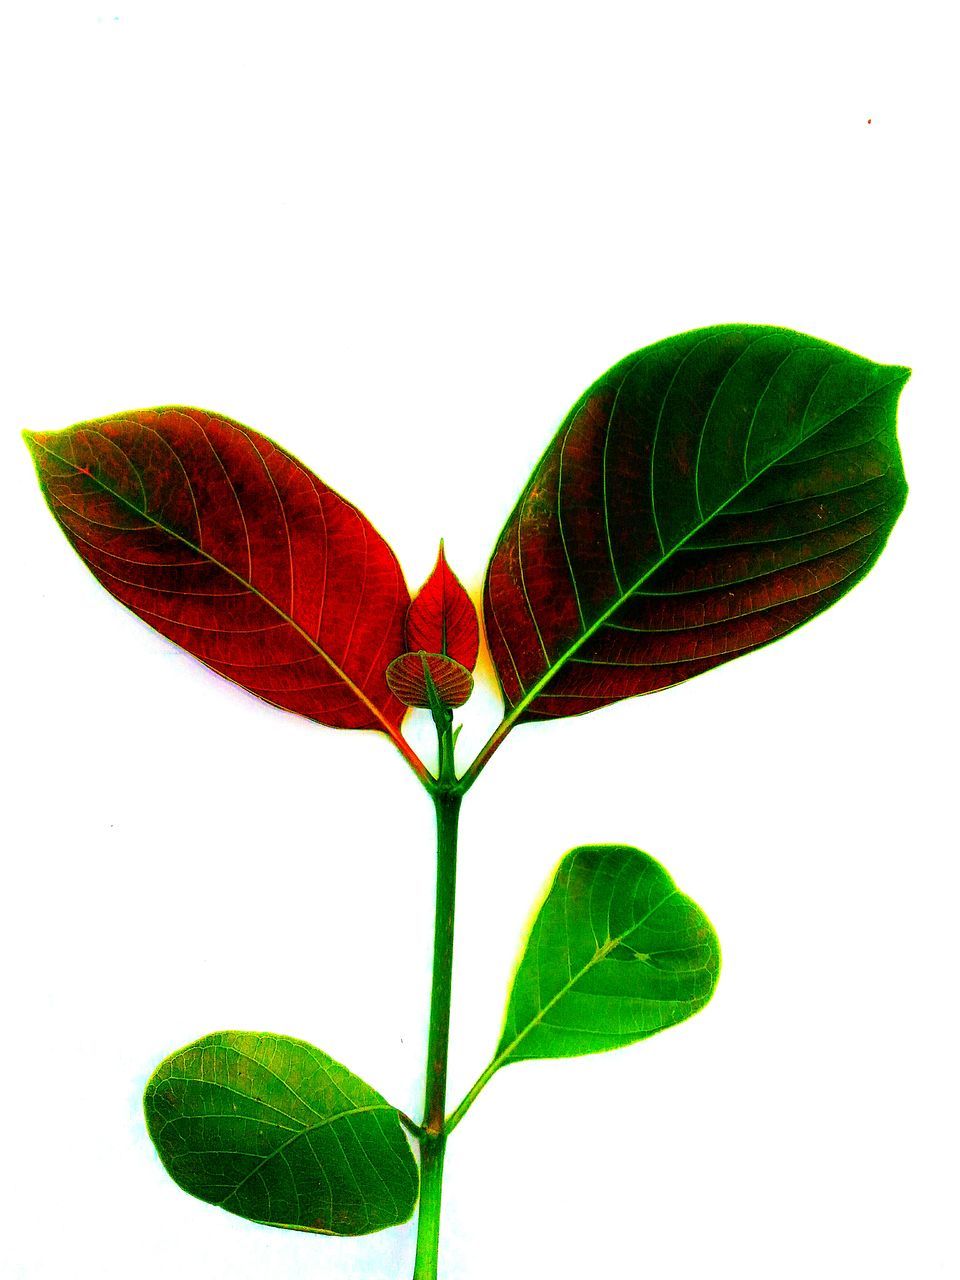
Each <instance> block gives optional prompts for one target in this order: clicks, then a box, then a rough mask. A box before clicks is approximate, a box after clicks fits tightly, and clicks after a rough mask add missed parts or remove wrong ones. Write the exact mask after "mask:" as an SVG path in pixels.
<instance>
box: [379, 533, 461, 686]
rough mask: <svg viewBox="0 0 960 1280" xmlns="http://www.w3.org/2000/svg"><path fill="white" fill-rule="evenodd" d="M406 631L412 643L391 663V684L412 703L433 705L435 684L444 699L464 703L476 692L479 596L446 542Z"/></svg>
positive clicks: (414, 604) (412, 606)
mask: <svg viewBox="0 0 960 1280" xmlns="http://www.w3.org/2000/svg"><path fill="white" fill-rule="evenodd" d="M404 631H405V635H406V641H407V646H408V649H409V650H411V652H407V653H402V654H401V655H400V657H399V658H394V660H393V662H391V663H390V665H389V667H387V684H388V685H389V686H390V689H391V691H392V692H393V693H395V694H396V696H397V697H398V698H399V699H400V701H401V702H402V703H403V704H404V706H407V707H429V706H430V705H431V697H430V685H431V683H432V685H433V692H434V694H435V696H436V698H437V699H438V700H439V702H440V704H441V705H442V706H445V707H462V706H463V704H464V703H465V702H466V701H467V699H468V698H469V697H470V694H471V693H472V692H473V675H472V674H471V673H472V671H473V668H474V667H475V666H476V664H477V654H478V653H479V651H480V627H479V624H478V622H477V612H476V610H475V609H474V607H473V601H472V600H471V599H470V597H469V596H468V595H467V593H466V591H464V589H463V584H462V583H461V582H460V581H459V579H458V578H457V577H456V576H455V575H454V573H453V572H452V571H451V569H450V566H449V565H448V564H447V560H446V556H445V555H444V553H443V543H442V542H441V543H440V555H439V556H438V558H437V563H436V566H435V567H434V570H433V573H432V574H431V575H430V577H429V578H428V579H427V581H426V582H425V583H424V585H423V586H422V587H421V588H420V591H419V592H418V593H417V595H416V596H414V598H413V600H412V601H411V602H410V608H409V609H408V610H407V617H406V622H405V624H404Z"/></svg>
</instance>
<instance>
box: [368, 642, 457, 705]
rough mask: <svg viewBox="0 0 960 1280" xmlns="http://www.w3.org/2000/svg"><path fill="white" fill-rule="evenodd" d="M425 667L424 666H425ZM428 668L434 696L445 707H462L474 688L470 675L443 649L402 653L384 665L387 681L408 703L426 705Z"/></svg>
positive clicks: (427, 701)
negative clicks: (441, 650)
mask: <svg viewBox="0 0 960 1280" xmlns="http://www.w3.org/2000/svg"><path fill="white" fill-rule="evenodd" d="M425 669H426V670H425ZM427 671H429V673H430V679H431V680H432V681H433V685H434V688H435V689H436V692H437V697H438V699H439V700H440V702H441V703H442V704H443V705H444V706H445V707H462V706H463V704H464V703H465V702H466V700H467V699H468V698H469V697H470V694H471V693H472V692H473V676H472V675H471V674H470V672H469V671H468V670H467V669H466V667H463V666H461V665H460V663H459V662H454V660H453V658H448V657H446V655H445V654H442V653H424V652H423V651H422V650H421V652H420V653H402V654H401V655H400V657H399V658H394V660H393V662H391V663H390V665H389V667H387V684H388V685H389V686H390V688H391V689H392V690H393V692H394V693H395V694H396V696H397V697H398V698H399V699H400V701H401V702H402V703H403V704H404V706H407V707H429V706H430V693H429V690H428V688H427V676H426V672H427Z"/></svg>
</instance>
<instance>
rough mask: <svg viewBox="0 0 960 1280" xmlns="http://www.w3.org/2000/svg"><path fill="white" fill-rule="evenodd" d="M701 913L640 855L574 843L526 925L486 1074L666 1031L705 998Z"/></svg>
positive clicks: (707, 947)
mask: <svg viewBox="0 0 960 1280" xmlns="http://www.w3.org/2000/svg"><path fill="white" fill-rule="evenodd" d="M719 971H720V948H719V946H718V943H717V938H716V935H715V933H714V932H713V929H712V927H711V925H710V922H709V920H708V919H707V918H706V916H705V915H704V914H703V912H702V911H701V910H700V908H699V907H698V906H697V905H696V903H694V902H691V900H690V899H689V898H688V897H686V896H685V895H684V894H682V893H681V892H680V891H679V890H678V889H677V887H676V885H675V884H674V883H673V881H672V880H671V878H670V876H669V875H668V874H667V872H666V871H665V870H664V869H663V867H661V866H660V864H659V863H658V862H655V861H654V859H653V858H651V857H650V856H649V855H648V854H646V853H641V852H640V850H639V849H631V848H629V847H628V846H625V845H582V846H581V847H580V848H578V849H574V850H573V851H572V852H571V853H568V854H567V856H566V857H565V858H564V859H563V861H562V862H561V863H560V866H559V868H558V870H557V874H556V878H555V879H554V882H553V885H552V886H551V888H550V892H549V893H548V894H547V898H546V901H545V902H544V904H543V906H542V907H541V909H540V912H539V914H538V916H537V918H536V920H535V922H534V925H533V929H532V930H531V932H530V938H529V940H528V942H527V946H526V950H525V951H524V954H523V958H522V959H521V961H520V965H519V967H518V969H517V975H516V978H515V979H514V983H513V991H512V992H511V994H510V1001H509V1004H508V1005H507V1016H506V1022H505V1024H504V1028H503V1035H502V1036H501V1038H500V1043H499V1045H498V1046H497V1051H496V1054H495V1056H494V1061H493V1064H492V1069H491V1071H490V1072H488V1077H489V1075H490V1074H492V1072H493V1071H494V1070H496V1069H497V1068H499V1067H502V1066H504V1065H506V1063H508V1062H519V1061H521V1060H522V1059H524V1058H569V1057H573V1056H575V1055H578V1054H583V1053H597V1052H599V1051H600V1050H603V1049H616V1048H619V1047H620V1046H621V1045H626V1044H632V1043H633V1042H634V1041H636V1040H643V1039H645V1038H646V1037H647V1036H651V1035H653V1034H654V1033H655V1032H657V1031H663V1030H664V1029H665V1028H666V1027H672V1026H674V1025H675V1024H676V1023H678V1022H683V1020H684V1019H685V1018H689V1017H691V1016H692V1015H693V1014H695V1013H696V1012H697V1011H698V1010H700V1009H702V1008H703V1006H704V1005H705V1004H706V1003H707V1001H708V1000H709V999H710V997H711V996H712V995H713V991H714V987H715V986H716V983H717V976H718V974H719Z"/></svg>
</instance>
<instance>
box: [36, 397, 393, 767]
mask: <svg viewBox="0 0 960 1280" xmlns="http://www.w3.org/2000/svg"><path fill="white" fill-rule="evenodd" d="M25 438H26V441H27V444H28V446H29V448H30V450H31V452H32V454H33V457H34V460H35V462H36V466H37V471H38V473H39V477H40V483H41V486H42V488H43V492H44V496H45V497H46V500H47V503H48V505H49V507H50V510H51V511H52V512H53V514H54V516H55V517H56V520H57V522H58V523H59V525H60V527H61V528H62V529H63V531H64V533H65V534H66V536H67V538H68V539H69V540H70V542H71V543H72V544H73V546H74V548H75V550H76V551H77V552H78V554H79V555H80V557H81V559H82V560H83V561H84V563H85V564H86V565H87V567H88V568H89V569H90V571H91V572H92V573H93V574H94V576H95V577H96V578H97V579H98V580H99V581H100V582H101V583H102V584H103V586H105V587H106V588H107V590H108V591H109V592H110V593H111V594H112V595H114V596H116V598H117V599H118V600H120V601H121V602H122V603H123V604H125V605H127V607H128V608H130V609H132V610H133V611H134V613H136V614H137V615H138V616H139V617H141V618H142V619H143V620H144V621H145V622H148V623H149V624H150V625H151V626H152V627H155V628H156V630H158V631H160V632H161V633H162V634H163V635H165V636H167V637H168V638H169V639H171V640H173V641H175V642H176V643H177V644H179V645H181V646H182V647H183V648H184V649H186V650H188V652H190V653H191V654H193V655H194V657H196V658H199V659H200V661H201V662H204V663H205V664H206V665H207V666H208V667H210V668H212V669H213V670H214V671H216V672H218V673H219V674H220V675H222V676H225V677H226V678H227V679H229V680H232V681H234V682H235V683H236V684H239V685H242V686H243V687H244V688H245V689H248V690H249V691H250V692H251V693H254V694H256V695H257V696H258V697H260V698H263V699H264V700H265V701H266V702H270V703H273V704H274V705H276V706H278V707H282V708H284V709H285V710H287V711H295V712H297V713H299V714H300V715H303V716H307V717H309V718H310V719H312V720H317V721H319V722H320V723H321V724H327V725H333V726H335V727H338V728H349V729H379V730H382V731H383V732H385V733H387V734H389V735H390V736H391V737H392V738H393V739H394V741H395V742H396V743H397V745H398V746H400V748H401V750H403V751H404V753H405V754H408V753H409V748H406V744H405V743H404V742H403V739H402V737H401V736H400V733H399V725H400V721H401V720H402V718H403V716H404V713H405V710H406V708H405V707H404V705H403V703H401V702H400V701H398V699H397V698H395V697H394V695H393V694H392V693H391V692H390V690H389V688H388V687H387V682H386V679H385V676H384V672H385V670H386V668H387V666H388V664H389V663H390V662H391V660H392V659H393V658H394V657H396V656H397V654H399V653H401V652H402V651H403V619H404V615H405V613H406V609H407V606H408V604H409V599H410V597H409V593H408V591H407V588H406V585H405V583H404V580H403V574H402V573H401V571H400V566H399V565H398V563H397V559H396V557H395V556H394V554H393V552H392V551H391V550H390V548H389V546H388V545H387V544H386V542H385V541H384V540H383V538H381V537H380V535H379V534H378V533H377V531H376V530H375V529H374V527H373V526H372V525H371V524H370V522H369V521H368V520H367V519H366V518H365V517H364V516H363V515H362V514H361V513H360V512H359V511H358V510H357V509H356V507H354V506H351V504H350V503H349V502H346V501H345V500H344V499H343V498H341V497H340V495H339V494H337V493H335V492H334V491H333V490H332V489H329V488H328V487H327V486H326V485H325V484H323V482H322V481H320V480H318V479H317V477H316V476H315V475H313V474H312V473H311V472H310V471H308V470H307V468H306V467H304V466H303V464H302V463H300V462H298V461H297V460H296V458H293V457H291V455H290V454H288V453H286V452H284V450H282V449H281V448H279V447H278V446H277V445H275V444H274V443H273V442H272V441H271V440H268V439H267V438H266V437H265V436H262V435H260V434H259V433H258V432H256V431H252V430H250V428H249V427H243V426H241V425H240V424H239V423H236V422H232V421H230V419H228V418H223V417H220V416H218V415H215V414H212V413H206V412H204V411H201V410H198V409H188V408H182V407H171V408H160V409H141V410H136V411H134V412H132V413H124V414H117V415H116V416H114V417H110V418H102V419H99V420H97V421H93V422H83V423H80V424H78V425H77V426H75V427H71V428H69V429H68V430H66V431H55V432H29V433H25ZM408 758H409V755H408Z"/></svg>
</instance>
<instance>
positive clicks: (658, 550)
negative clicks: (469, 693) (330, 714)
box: [484, 325, 909, 755]
mask: <svg viewBox="0 0 960 1280" xmlns="http://www.w3.org/2000/svg"><path fill="white" fill-rule="evenodd" d="M908 376H909V371H908V370H906V369H902V368H899V367H896V366H887V365H879V364H874V363H873V362H872V361H870V360H866V359H863V358H862V357H861V356H857V355H854V354H853V353H852V352H849V351H844V350H843V349H841V348H839V347H835V346H832V345H831V344H829V343H826V342H822V341H819V340H818V339H816V338H810V337H807V336H806V335H804V334H801V333H795V332H793V331H791V330H787V329H776V328H771V327H768V326H761V325H720V326H717V327H715V328H712V329H699V330H694V331H692V332H690V333H686V334H681V335H679V336H678V337H676V338H670V339H667V340H666V341H665V342H660V343H657V344H655V345H654V346H652V347H647V348H645V349H644V350H642V351H639V352H637V353H635V354H634V355H632V356H628V357H627V358H626V359H625V360H623V361H621V362H620V363H619V364H618V365H616V366H614V368H612V369H611V370H609V371H608V372H607V373H606V374H604V375H603V377H602V378H600V379H599V381H597V382H596V383H595V384H594V385H593V386H592V387H590V389H589V390H588V391H587V392H586V393H585V394H584V395H583V396H582V397H581V399H580V400H579V401H578V402H577V404H576V405H574V407H573V409H572V410H571V411H570V413H569V414H568V415H567V417H566V419H565V421H564V422H563V424H562V425H561V427H560V430H559V432H558V433H557V435H556V436H555V438H554V440H553V441H552V442H551V444H550V445H549V447H548V448H547V450H546V452H545V453H544V455H543V457H542V459H541V460H540V463H539V465H538V467H537V469H536V471H535V472H534V474H533V475H532V476H531V478H530V480H529V482H528V484H527V487H526V488H525V490H524V492H523V494H522V495H521V497H520V500H519V502H518V504H517V506H516V508H515V510H514V512H513V514H512V515H511V516H510V519H509V520H508V521H507V525H506V527H505V528H504V530H503V532H502V534H501V535H500V539H499V541H498V543H497V546H496V548H495V550H494V553H493V557H492V559H491V561H490V565H489V568H488V570H487V577H486V583H485V588H484V620H485V623H486V628H487V637H488V640H489V643H490V650H491V654H492V657H493V660H494V663H495V665H496V668H497V674H498V676H499V678H500V684H501V687H502V689H503V693H504V697H505V700H506V703H507V708H508V711H507V718H506V721H505V726H506V727H509V724H511V723H516V722H519V721H522V720H531V719H545V718H551V717H557V716H569V715H576V714H579V713H581V712H584V711H590V710H593V709H594V708H596V707H599V706H603V705H604V704H605V703H610V702H615V701H617V700H618V699H620V698H626V697H630V696H631V695H633V694H638V693H652V692H654V691H655V690H658V689H665V688H667V687H669V686H670V685H674V684H678V683H679V682H680V681H683V680H688V679H690V677H691V676H695V675H699V674H700V673H701V672H705V671H708V670H710V669H711V668H712V667H716V666H718V665H719V664H721V663H724V662H728V661H729V660H730V659H731V658H736V657H738V656H739V655H741V654H745V653H748V652H749V651H750V650H752V649H756V648H758V647H759V646H761V645H765V644H768V643H769V642H770V641H772V640H775V639H777V638H778V637H780V636H783V635H785V634H786V633H787V632H789V631H792V630H793V629H794V628H795V627H798V626H800V625H801V624H802V623H804V622H806V621H807V620H808V619H810V618H812V617H814V616H815V615H816V614H818V613H820V612H821V611H822V610H823V609H825V608H827V607H828V606H829V605H830V604H832V603H833V602H834V601H835V600H838V599H839V598H840V597H841V596H842V595H844V593H845V592H847V591H849V590H850V588H851V587H852V586H854V585H855V584H856V583H857V582H859V581H860V579H861V578H862V577H863V576H864V574H865V573H866V572H867V571H868V569H869V568H870V566H871V565H872V564H873V563H874V561H875V560H876V558H877V556H878V555H879V554H880V552H881V550H882V548H883V545H884V543H885V541H886V539H887V536H888V534H889V533H890V530H891V529H892V527H893V525H894V523H895V521H896V519H897V516H898V515H899V513H900V511H901V509H902V507H903V503H904V499H905V496H906V484H905V482H904V477H903V468H902V464H901V459H900V453H899V450H898V447H897V440H896V407H897V400H898V397H899V394H900V391H901V389H902V387H903V384H904V382H905V381H906V379H907V377H908ZM503 732H504V730H500V731H498V734H497V735H496V737H495V739H494V740H492V742H491V744H490V748H491V749H492V747H493V746H494V745H495V743H496V741H498V740H500V739H502V736H503ZM485 754H486V755H488V754H489V750H488V751H487V752H486V753H485Z"/></svg>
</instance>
